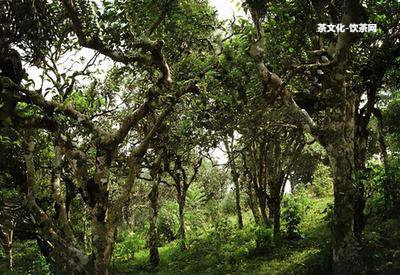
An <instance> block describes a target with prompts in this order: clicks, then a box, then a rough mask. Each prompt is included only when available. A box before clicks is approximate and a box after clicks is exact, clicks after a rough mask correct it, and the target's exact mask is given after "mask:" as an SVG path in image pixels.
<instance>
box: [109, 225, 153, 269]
mask: <svg viewBox="0 0 400 275" xmlns="http://www.w3.org/2000/svg"><path fill="white" fill-rule="evenodd" d="M145 244H146V241H145V240H144V238H142V236H141V234H139V233H132V232H126V231H125V232H124V231H123V232H121V233H120V234H119V236H118V242H117V243H116V245H115V250H114V254H113V258H114V259H115V260H116V261H121V262H127V261H131V260H133V259H134V254H135V251H138V250H140V249H142V248H144V247H145Z"/></svg>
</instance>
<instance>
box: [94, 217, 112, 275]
mask: <svg viewBox="0 0 400 275" xmlns="http://www.w3.org/2000/svg"><path fill="white" fill-rule="evenodd" d="M92 234H93V237H92V259H93V264H94V270H95V274H99V275H108V266H109V264H110V261H111V256H112V252H113V250H114V243H115V236H116V228H115V226H114V225H111V224H108V223H107V222H105V221H99V220H97V219H95V220H94V221H93V225H92Z"/></svg>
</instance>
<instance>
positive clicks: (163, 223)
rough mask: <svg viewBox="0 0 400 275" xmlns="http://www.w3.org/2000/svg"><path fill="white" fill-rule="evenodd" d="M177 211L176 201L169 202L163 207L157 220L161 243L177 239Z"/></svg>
mask: <svg viewBox="0 0 400 275" xmlns="http://www.w3.org/2000/svg"><path fill="white" fill-rule="evenodd" d="M177 212H178V205H177V204H176V203H175V202H168V203H166V204H165V205H163V206H162V207H161V209H160V212H159V214H158V220H157V229H158V235H159V240H160V243H167V242H171V241H173V240H175V239H176V237H177V233H178V229H179V219H178V217H177V214H176V213H177Z"/></svg>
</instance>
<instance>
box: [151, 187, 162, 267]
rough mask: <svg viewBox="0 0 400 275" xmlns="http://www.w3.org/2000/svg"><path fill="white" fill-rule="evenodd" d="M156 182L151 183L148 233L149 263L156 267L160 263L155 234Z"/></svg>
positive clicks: (156, 211) (156, 210)
mask: <svg viewBox="0 0 400 275" xmlns="http://www.w3.org/2000/svg"><path fill="white" fill-rule="evenodd" d="M158 187H159V183H158V181H154V182H153V186H152V188H151V192H150V194H149V199H150V215H149V218H150V229H149V230H150V232H149V247H150V263H151V264H152V265H153V266H154V267H156V266H158V264H159V262H160V255H159V253H158V232H157V217H158Z"/></svg>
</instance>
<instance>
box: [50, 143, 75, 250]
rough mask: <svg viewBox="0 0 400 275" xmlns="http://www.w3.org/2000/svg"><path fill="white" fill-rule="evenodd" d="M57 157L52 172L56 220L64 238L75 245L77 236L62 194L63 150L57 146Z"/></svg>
mask: <svg viewBox="0 0 400 275" xmlns="http://www.w3.org/2000/svg"><path fill="white" fill-rule="evenodd" d="M54 149H55V157H54V167H53V172H52V187H53V194H52V198H53V200H54V209H55V213H56V215H55V219H56V221H57V223H58V227H59V228H60V230H61V232H62V233H63V234H64V236H65V237H66V238H67V239H68V240H69V241H71V242H73V243H75V236H74V233H73V231H72V228H71V225H70V223H69V219H68V213H67V207H66V203H65V200H64V199H63V196H62V192H61V161H62V155H61V148H60V146H59V145H56V146H55V148H54Z"/></svg>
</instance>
